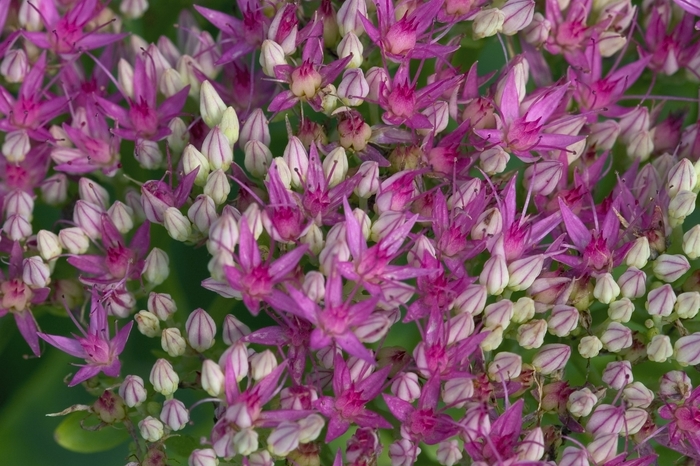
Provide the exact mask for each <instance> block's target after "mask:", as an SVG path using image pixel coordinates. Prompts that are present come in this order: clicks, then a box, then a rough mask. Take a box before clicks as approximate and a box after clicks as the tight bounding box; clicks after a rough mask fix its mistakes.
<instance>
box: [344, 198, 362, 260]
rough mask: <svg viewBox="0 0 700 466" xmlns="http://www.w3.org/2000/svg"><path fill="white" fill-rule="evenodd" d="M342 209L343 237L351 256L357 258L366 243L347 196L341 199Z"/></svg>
mask: <svg viewBox="0 0 700 466" xmlns="http://www.w3.org/2000/svg"><path fill="white" fill-rule="evenodd" d="M343 209H344V211H345V239H346V241H347V243H348V248H349V249H350V253H351V254H352V257H353V258H354V259H355V260H358V259H359V258H360V257H361V256H362V252H363V251H364V250H365V249H367V243H365V240H364V237H363V236H362V228H361V227H360V222H358V221H357V219H356V218H355V216H354V215H353V213H352V208H351V207H350V204H348V199H347V198H344V199H343Z"/></svg>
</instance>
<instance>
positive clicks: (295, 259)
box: [268, 244, 309, 282]
mask: <svg viewBox="0 0 700 466" xmlns="http://www.w3.org/2000/svg"><path fill="white" fill-rule="evenodd" d="M307 249H309V246H308V245H306V244H303V245H301V246H297V247H296V248H294V249H293V250H291V251H290V252H288V253H287V254H285V255H284V256H282V257H280V258H279V259H277V260H276V261H275V262H273V263H272V264H271V265H270V269H269V270H268V272H269V273H270V277H272V280H273V281H274V282H280V281H281V280H283V279H284V278H285V277H286V276H287V275H289V273H290V272H291V271H292V270H294V267H296V266H297V264H298V263H299V261H300V260H301V258H302V257H303V256H304V254H306V251H307Z"/></svg>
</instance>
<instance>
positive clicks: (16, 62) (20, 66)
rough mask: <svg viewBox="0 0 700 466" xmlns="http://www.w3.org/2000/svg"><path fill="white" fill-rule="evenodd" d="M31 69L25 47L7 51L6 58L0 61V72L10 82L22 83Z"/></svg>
mask: <svg viewBox="0 0 700 466" xmlns="http://www.w3.org/2000/svg"><path fill="white" fill-rule="evenodd" d="M28 71H29V62H28V60H27V54H26V53H25V52H24V50H23V49H12V50H9V51H7V52H5V58H3V60H2V63H0V74H2V77H3V78H5V81H7V82H8V83H21V82H22V81H24V77H25V76H26V75H27V72H28Z"/></svg>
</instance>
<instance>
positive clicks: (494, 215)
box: [471, 208, 510, 271]
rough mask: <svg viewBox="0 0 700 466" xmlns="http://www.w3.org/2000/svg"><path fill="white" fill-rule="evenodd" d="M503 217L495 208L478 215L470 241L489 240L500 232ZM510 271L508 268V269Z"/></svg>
mask: <svg viewBox="0 0 700 466" xmlns="http://www.w3.org/2000/svg"><path fill="white" fill-rule="evenodd" d="M502 228H503V217H501V211H500V210H498V209H497V208H492V209H488V210H486V211H484V212H482V213H481V215H479V217H478V218H477V219H476V222H475V223H474V226H473V227H472V230H471V236H472V239H475V240H482V239H484V238H491V237H493V236H495V235H496V234H498V233H500V232H501V229H502ZM509 271H510V268H509Z"/></svg>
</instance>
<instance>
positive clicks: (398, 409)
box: [382, 394, 415, 421]
mask: <svg viewBox="0 0 700 466" xmlns="http://www.w3.org/2000/svg"><path fill="white" fill-rule="evenodd" d="M382 396H383V397H384V401H385V402H386V405H387V406H388V407H389V411H391V414H393V415H394V417H395V418H396V419H398V420H399V421H405V420H406V419H408V416H410V415H411V413H412V412H413V411H414V410H415V408H414V407H413V405H412V404H411V403H408V402H407V401H404V400H402V399H401V398H397V397H395V396H393V395H386V394H383V395H382Z"/></svg>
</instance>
